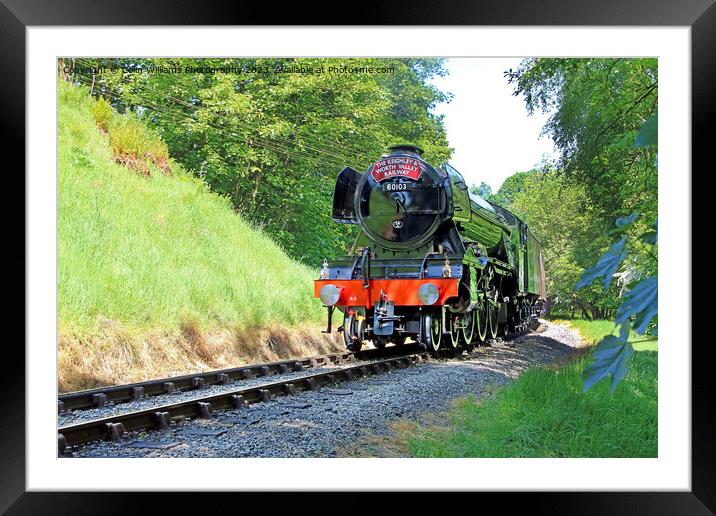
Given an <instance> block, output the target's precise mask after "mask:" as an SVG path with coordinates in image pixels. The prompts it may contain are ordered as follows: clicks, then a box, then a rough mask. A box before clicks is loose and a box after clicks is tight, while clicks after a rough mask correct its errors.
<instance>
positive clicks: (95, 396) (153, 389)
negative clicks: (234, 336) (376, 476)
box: [57, 345, 417, 414]
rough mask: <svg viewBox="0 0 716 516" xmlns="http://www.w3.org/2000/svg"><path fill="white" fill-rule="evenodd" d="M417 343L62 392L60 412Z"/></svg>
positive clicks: (377, 354)
mask: <svg viewBox="0 0 716 516" xmlns="http://www.w3.org/2000/svg"><path fill="white" fill-rule="evenodd" d="M416 349H417V347H416V346H410V345H409V346H402V347H397V346H390V347H387V348H384V349H368V350H364V351H360V352H358V353H354V352H350V351H346V352H342V353H332V354H328V355H320V356H315V357H308V358H300V359H295V360H281V361H277V362H268V363H263V364H251V365H246V366H240V367H233V368H229V369H219V370H213V371H206V372H201V373H192V374H186V375H181V376H173V377H168V378H160V379H155V380H147V381H142V382H137V383H130V384H126V385H112V386H108V387H97V388H94V389H88V390H83V391H75V392H68V393H63V394H60V395H59V396H58V397H57V412H58V414H62V413H63V412H65V411H67V410H82V409H90V408H101V407H103V406H105V404H107V403H125V402H128V401H135V400H138V399H141V398H148V397H151V396H159V395H162V394H171V393H172V392H176V391H185V390H190V389H199V388H201V387H203V386H208V385H222V384H226V383H229V382H233V381H239V380H249V379H252V378H257V377H263V376H274V375H279V374H286V373H290V372H297V371H303V370H304V369H309V368H317V367H326V366H331V365H344V364H346V363H350V362H354V361H356V360H370V359H372V358H384V357H386V356H395V355H397V354H404V353H411V352H413V351H415V350H416Z"/></svg>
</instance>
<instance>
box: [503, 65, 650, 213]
mask: <svg viewBox="0 0 716 516" xmlns="http://www.w3.org/2000/svg"><path fill="white" fill-rule="evenodd" d="M506 76H507V78H508V80H509V82H510V83H511V84H513V85H514V88H515V89H514V94H515V95H522V96H523V97H524V100H525V104H526V107H527V110H528V112H530V113H531V112H533V111H534V110H536V109H539V110H541V111H543V112H545V113H550V117H549V120H548V122H547V124H546V125H545V127H544V129H543V133H544V134H547V135H549V136H550V137H551V138H552V140H553V141H554V143H555V146H556V147H557V149H558V151H559V153H560V160H559V163H558V164H557V166H558V168H559V169H560V170H562V171H564V173H565V174H567V175H570V176H571V177H573V178H574V179H575V180H576V181H581V182H582V183H583V184H585V185H586V186H587V187H588V188H589V189H590V191H591V195H592V197H593V199H594V201H595V205H596V206H597V207H598V208H599V213H598V215H599V216H600V217H602V218H603V219H604V221H605V224H607V225H609V224H611V221H613V220H614V218H615V217H618V216H625V215H628V214H629V213H631V212H633V211H638V212H639V213H641V214H642V216H643V217H644V218H645V219H646V220H649V219H651V220H653V219H654V218H656V207H657V193H656V192H657V174H656V164H655V160H654V157H655V152H656V151H655V150H654V149H653V148H651V147H644V146H642V147H636V146H634V145H633V143H634V140H635V138H636V137H637V134H638V132H639V130H640V128H641V127H642V125H643V124H644V122H645V121H646V120H647V119H649V117H651V115H652V114H654V113H655V112H656V109H657V101H658V77H657V60H656V59H651V58H650V59H604V58H598V59H525V60H523V61H522V62H521V64H520V66H519V68H518V69H517V70H509V71H507V72H506Z"/></svg>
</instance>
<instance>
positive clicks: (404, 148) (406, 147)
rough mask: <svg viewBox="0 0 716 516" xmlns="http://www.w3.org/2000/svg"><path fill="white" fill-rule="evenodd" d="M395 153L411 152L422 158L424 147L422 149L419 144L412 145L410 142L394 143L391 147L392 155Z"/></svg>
mask: <svg viewBox="0 0 716 516" xmlns="http://www.w3.org/2000/svg"><path fill="white" fill-rule="evenodd" d="M395 154H411V155H413V156H417V157H418V158H420V157H422V155H423V149H421V148H420V147H418V146H417V145H412V144H410V143H403V144H400V145H392V146H391V147H390V155H391V156H393V155H395Z"/></svg>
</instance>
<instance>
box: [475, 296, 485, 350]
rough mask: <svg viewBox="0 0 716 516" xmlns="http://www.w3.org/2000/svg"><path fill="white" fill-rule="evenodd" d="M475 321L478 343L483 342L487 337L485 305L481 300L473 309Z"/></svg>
mask: <svg viewBox="0 0 716 516" xmlns="http://www.w3.org/2000/svg"><path fill="white" fill-rule="evenodd" d="M475 312H476V315H475V318H476V321H477V338H478V339H479V340H480V342H485V338H486V337H487V303H486V302H485V301H484V300H483V301H482V302H481V303H480V304H479V306H478V307H477V308H476V309H475Z"/></svg>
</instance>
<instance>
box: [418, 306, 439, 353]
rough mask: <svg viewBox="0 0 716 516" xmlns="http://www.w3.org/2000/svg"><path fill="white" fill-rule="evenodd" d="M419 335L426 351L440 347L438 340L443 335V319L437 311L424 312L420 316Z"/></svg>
mask: <svg viewBox="0 0 716 516" xmlns="http://www.w3.org/2000/svg"><path fill="white" fill-rule="evenodd" d="M421 323H422V325H421V328H420V330H421V335H422V341H423V344H424V345H425V346H426V347H427V349H428V351H437V350H439V349H440V342H441V341H442V337H443V321H442V317H440V314H439V313H429V312H426V313H424V314H423V315H422V317H421Z"/></svg>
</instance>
